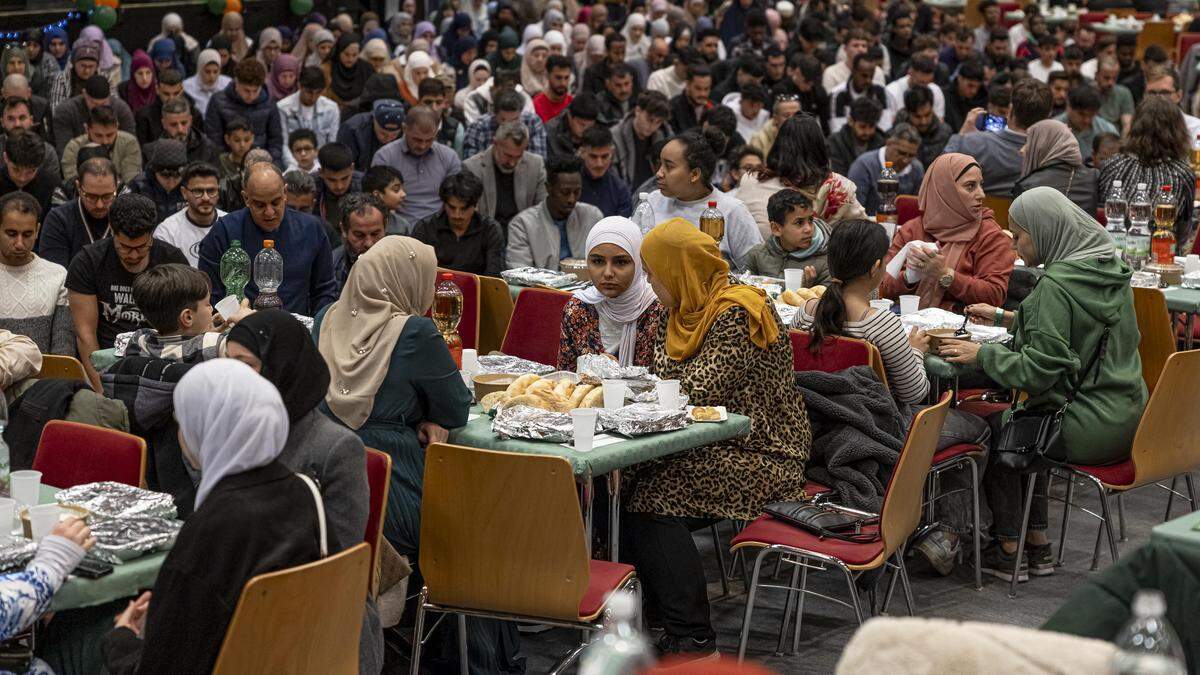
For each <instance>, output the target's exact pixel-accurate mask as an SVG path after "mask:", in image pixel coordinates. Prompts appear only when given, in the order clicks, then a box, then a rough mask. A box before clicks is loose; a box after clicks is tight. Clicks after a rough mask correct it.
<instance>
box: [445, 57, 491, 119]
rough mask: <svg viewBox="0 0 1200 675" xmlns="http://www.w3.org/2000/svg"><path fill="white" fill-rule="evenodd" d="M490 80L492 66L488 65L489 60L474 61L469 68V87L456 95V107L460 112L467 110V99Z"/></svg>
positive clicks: (460, 90)
mask: <svg viewBox="0 0 1200 675" xmlns="http://www.w3.org/2000/svg"><path fill="white" fill-rule="evenodd" d="M490 79H492V64H490V63H488V61H487V59H475V60H474V61H472V62H471V65H470V66H468V67H467V86H465V87H463V88H462V89H459V90H458V92H456V93H455V94H454V107H455V108H458V109H459V110H464V109H466V107H467V99H468V98H470V96H471V94H474V93H475V90H476V89H478V88H480V87H482V86H483V85H484V83H486V82H487V81H488V80H490Z"/></svg>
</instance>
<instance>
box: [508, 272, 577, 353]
mask: <svg viewBox="0 0 1200 675" xmlns="http://www.w3.org/2000/svg"><path fill="white" fill-rule="evenodd" d="M570 299H571V294H570V293H564V292H562V291H555V290H551V289H548V288H523V289H521V292H520V294H518V295H517V304H516V306H514V307H513V314H512V320H511V321H509V323H508V330H507V331H506V332H505V333H504V343H503V344H502V345H501V347H500V351H502V352H504V353H505V354H508V355H509V356H519V357H521V358H523V359H529V360H530V361H536V362H538V363H544V364H546V365H548V366H553V365H555V364H557V363H558V342H559V337H560V327H561V326H562V315H563V307H565V306H566V304H567V301H568V300H570Z"/></svg>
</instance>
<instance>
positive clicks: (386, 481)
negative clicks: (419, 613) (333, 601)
mask: <svg viewBox="0 0 1200 675" xmlns="http://www.w3.org/2000/svg"><path fill="white" fill-rule="evenodd" d="M391 484H392V457H391V455H389V454H387V453H386V452H381V451H379V450H376V449H375V448H367V489H368V491H369V492H368V498H367V507H368V508H367V531H366V533H365V534H363V541H365V542H366V543H368V544H370V545H371V584H370V589H371V592H372V593H375V592H376V589H375V583H376V575H378V574H379V541H380V539H382V538H383V520H384V514H385V513H387V501H388V489H389V488H390V486H391Z"/></svg>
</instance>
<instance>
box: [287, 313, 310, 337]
mask: <svg viewBox="0 0 1200 675" xmlns="http://www.w3.org/2000/svg"><path fill="white" fill-rule="evenodd" d="M292 316H294V317H296V320H297V321H299V322H300V323H302V324H304V327H305V328H307V329H308V332H309V333H311V332H312V330H313V318H312V317H311V316H304V315H303V314H295V313H293V314H292Z"/></svg>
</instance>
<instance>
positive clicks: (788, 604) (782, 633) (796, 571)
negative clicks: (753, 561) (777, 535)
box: [775, 556, 800, 656]
mask: <svg viewBox="0 0 1200 675" xmlns="http://www.w3.org/2000/svg"><path fill="white" fill-rule="evenodd" d="M780 557H781V558H782V557H783V556H780ZM799 581H800V565H796V566H795V567H794V568H792V582H791V583H790V584H789V585H788V594H787V599H786V600H785V601H784V603H783V619H782V620H780V622H779V643H778V644H776V645H775V656H783V641H784V638H785V637H786V636H787V629H788V625H789V624H790V623H791V618H792V598H793V597H795V596H796V595H798V594H799V591H796V590H794V589H795V588H796V584H797V583H799Z"/></svg>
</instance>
